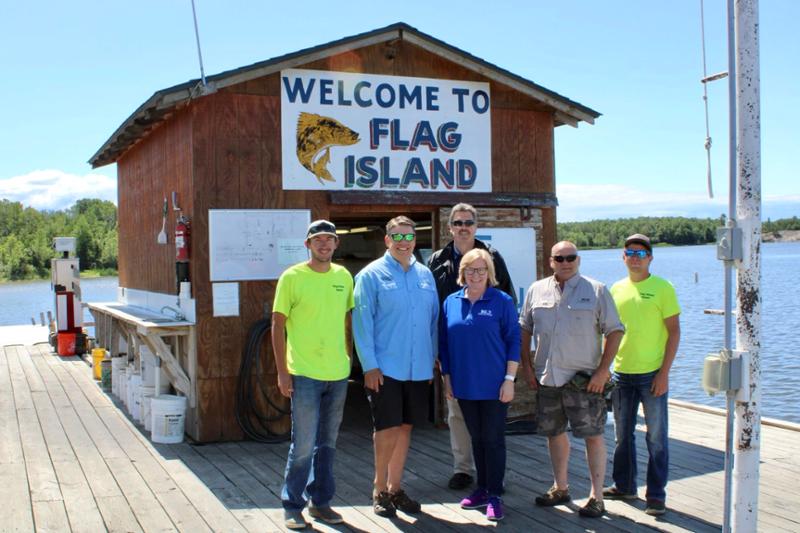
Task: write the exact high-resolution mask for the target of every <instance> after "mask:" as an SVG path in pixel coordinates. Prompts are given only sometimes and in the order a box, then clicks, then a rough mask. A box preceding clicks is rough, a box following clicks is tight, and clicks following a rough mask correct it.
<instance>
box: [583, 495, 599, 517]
mask: <svg viewBox="0 0 800 533" xmlns="http://www.w3.org/2000/svg"><path fill="white" fill-rule="evenodd" d="M578 514H579V515H581V516H585V517H586V518H600V517H601V516H603V515H604V514H606V506H605V505H603V502H599V501H597V500H595V499H594V498H589V501H588V502H586V505H584V506H583V507H581V508H580V509H578Z"/></svg>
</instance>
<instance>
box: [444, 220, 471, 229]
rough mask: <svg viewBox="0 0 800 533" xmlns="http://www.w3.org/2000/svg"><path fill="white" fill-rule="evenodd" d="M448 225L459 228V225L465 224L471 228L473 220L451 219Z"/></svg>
mask: <svg viewBox="0 0 800 533" xmlns="http://www.w3.org/2000/svg"><path fill="white" fill-rule="evenodd" d="M450 225H451V226H455V227H457V228H460V227H461V226H466V227H468V228H471V227H472V226H474V225H475V221H474V220H454V221H452V222H451V223H450Z"/></svg>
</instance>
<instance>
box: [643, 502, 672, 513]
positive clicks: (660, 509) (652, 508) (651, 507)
mask: <svg viewBox="0 0 800 533" xmlns="http://www.w3.org/2000/svg"><path fill="white" fill-rule="evenodd" d="M644 512H645V513H647V514H649V515H650V516H661V515H662V514H664V513H666V512H667V506H666V504H665V503H664V502H662V501H661V500H647V507H645V509H644Z"/></svg>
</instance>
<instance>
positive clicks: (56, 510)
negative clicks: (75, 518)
mask: <svg viewBox="0 0 800 533" xmlns="http://www.w3.org/2000/svg"><path fill="white" fill-rule="evenodd" d="M33 521H34V523H35V524H36V531H40V532H42V533H44V532H48V533H49V532H52V533H63V532H64V531H69V530H70V528H69V520H67V511H66V510H65V509H64V502H62V501H60V500H59V501H35V502H33Z"/></svg>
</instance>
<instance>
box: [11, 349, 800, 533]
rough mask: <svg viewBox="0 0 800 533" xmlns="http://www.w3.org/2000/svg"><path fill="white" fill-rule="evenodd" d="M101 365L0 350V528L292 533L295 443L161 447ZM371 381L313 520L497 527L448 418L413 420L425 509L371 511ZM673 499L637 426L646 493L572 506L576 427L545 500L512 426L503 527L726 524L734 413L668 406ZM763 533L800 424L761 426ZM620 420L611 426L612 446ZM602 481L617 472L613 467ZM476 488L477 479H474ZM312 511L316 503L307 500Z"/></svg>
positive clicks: (788, 511) (792, 461) (781, 525)
mask: <svg viewBox="0 0 800 533" xmlns="http://www.w3.org/2000/svg"><path fill="white" fill-rule="evenodd" d="M120 407H121V404H120V403H119V402H116V401H114V399H113V398H112V397H111V396H110V395H107V394H105V393H103V392H102V391H101V390H100V389H99V387H98V386H97V384H96V382H94V381H93V380H92V378H91V369H90V368H89V366H88V365H87V364H86V363H85V362H84V361H83V360H82V359H81V358H78V357H66V358H61V357H58V356H54V355H52V352H51V351H50V349H49V347H48V346H47V345H36V346H19V345H15V346H5V347H2V348H0V501H13V502H14V503H15V505H13V506H8V507H7V509H6V510H5V511H6V512H5V513H4V516H3V519H2V521H1V523H0V530H3V531H5V530H9V529H11V530H13V529H16V530H20V531H46V530H58V531H87V532H88V531H102V530H108V531H161V530H167V531H191V532H194V531H226V532H227V531H236V532H241V531H259V532H261V531H286V529H285V527H284V526H283V521H282V508H281V502H280V489H281V485H282V483H283V469H284V466H285V461H286V454H287V451H288V444H287V443H280V444H274V445H265V444H258V443H254V442H239V443H217V444H207V445H193V444H191V443H182V444H177V445H162V444H157V445H154V444H152V443H151V442H150V441H149V438H148V434H147V433H146V432H145V431H144V430H143V429H142V427H141V425H139V424H137V423H136V422H135V421H133V420H131V419H130V417H129V416H128V415H127V414H125V413H124V412H123V411H121V409H120ZM364 407H365V403H364V401H363V392H362V391H360V387H358V386H357V385H354V386H353V387H352V390H351V391H350V394H349V396H348V406H347V411H346V414H345V420H344V423H343V426H342V431H341V434H340V439H339V444H338V450H337V458H336V463H335V465H334V471H335V474H336V480H337V493H336V495H335V497H334V501H333V502H332V503H333V505H334V507H335V508H336V509H337V510H339V511H340V512H342V514H343V516H344V517H345V519H346V524H345V525H343V526H341V527H331V526H328V525H325V524H321V523H318V522H313V528H314V529H315V530H317V531H356V532H362V531H369V532H372V531H403V532H408V533H412V532H416V531H420V532H422V531H424V532H426V533H427V532H434V533H449V532H451V531H477V530H479V529H484V528H486V527H491V526H493V524H490V523H489V522H488V521H486V519H485V517H484V516H483V513H482V512H480V511H465V510H463V509H461V508H460V506H459V501H460V498H461V497H463V496H464V493H462V492H459V491H451V490H449V489H448V488H447V487H446V483H447V480H448V479H449V477H450V474H451V473H452V471H451V464H452V463H451V456H450V443H449V437H448V433H447V431H446V430H442V429H437V428H434V427H432V426H429V425H425V426H423V427H420V428H415V430H414V434H413V437H412V443H411V450H410V454H409V458H408V462H407V472H406V474H405V478H404V483H405V487H406V488H407V490H408V492H409V494H410V495H411V496H412V497H414V498H417V499H419V500H420V502H421V503H422V504H423V510H422V513H420V514H419V515H418V516H409V515H403V514H402V513H398V517H397V518H396V519H391V520H390V519H384V518H380V517H377V516H375V514H374V513H373V511H372V507H371V502H370V493H371V486H372V473H373V472H372V468H373V464H372V461H373V458H372V440H371V429H370V423H369V413H368V411H367V410H365V408H364ZM670 422H671V424H670V426H671V427H670V429H671V430H670V447H671V460H672V463H671V467H670V476H671V481H670V485H669V487H668V493H669V501H668V507H669V511H668V513H667V514H666V515H664V516H663V517H650V516H648V515H646V514H644V512H643V511H644V505H645V502H644V499H643V495H644V487H643V485H644V473H645V471H646V461H647V451H646V447H645V445H644V433H643V431H644V429H645V428H644V426H643V421H640V425H639V426H638V427H637V443H640V446H639V449H638V455H637V459H638V464H639V469H640V473H639V474H640V475H639V481H640V484H641V486H640V490H639V494H640V495H641V496H642V498H640V499H638V500H636V501H633V502H619V501H610V502H606V507H607V509H608V511H609V512H608V515H607V516H606V517H603V518H602V519H600V520H588V519H584V518H581V517H580V516H578V514H577V509H578V507H579V506H580V505H581V504H582V503H583V502H584V501H585V499H586V497H587V495H588V490H589V483H588V474H587V467H586V461H585V457H584V452H585V449H584V444H583V441H582V440H581V439H571V445H572V454H571V461H570V465H569V476H570V484H571V489H572V492H573V497H574V498H575V500H574V501H573V502H571V503H570V504H568V505H565V506H557V507H555V508H551V509H542V508H538V507H536V506H535V505H534V504H533V497H534V496H535V495H537V494H539V493H540V492H543V491H544V490H546V489H547V488H548V487H549V485H550V484H551V482H552V479H551V478H552V475H551V472H550V462H549V458H548V455H547V448H546V441H545V439H544V438H542V437H539V436H535V435H515V436H509V437H508V439H507V447H508V468H507V475H506V493H505V495H504V502H505V506H506V510H507V511H506V513H507V514H506V519H505V520H504V521H503V522H502V524H501V525H500V527H504V528H505V529H506V530H508V531H542V532H546V531H567V532H571V531H586V530H592V531H597V532H601V533H602V532H612V531H626V532H630V533H639V532H644V531H653V530H658V531H668V532H685V531H700V532H706V531H708V532H710V531H718V530H719V528H720V526H721V522H722V490H723V485H722V484H723V477H724V473H723V470H722V469H723V457H722V454H723V449H724V441H723V438H722V435H723V434H724V418H723V417H720V416H718V415H716V414H714V413H709V412H704V411H701V410H696V409H692V408H691V407H687V406H685V405H670ZM761 431H762V434H761V438H762V440H761V450H760V453H761V463H762V464H761V469H760V490H759V522H758V530H759V531H770V532H772V531H800V519H798V518H797V517H796V514H797V513H796V510H795V507H796V506H794V505H792V503H791V501H790V500H789V499H787V497H786V486H787V479H793V477H794V476H796V475H798V474H800V457H797V454H796V451H795V450H796V449H797V448H798V446H800V431H797V430H793V429H792V428H779V427H774V426H770V425H762V429H761ZM613 440H614V437H613V426H612V425H611V424H609V425H608V426H607V428H606V433H605V441H606V445H607V447H608V450H609V456H610V452H611V449H612V446H613ZM608 472H609V475H608V476H607V481H608V482H610V465H609V468H608ZM464 492H466V491H464ZM306 515H307V513H306Z"/></svg>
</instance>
